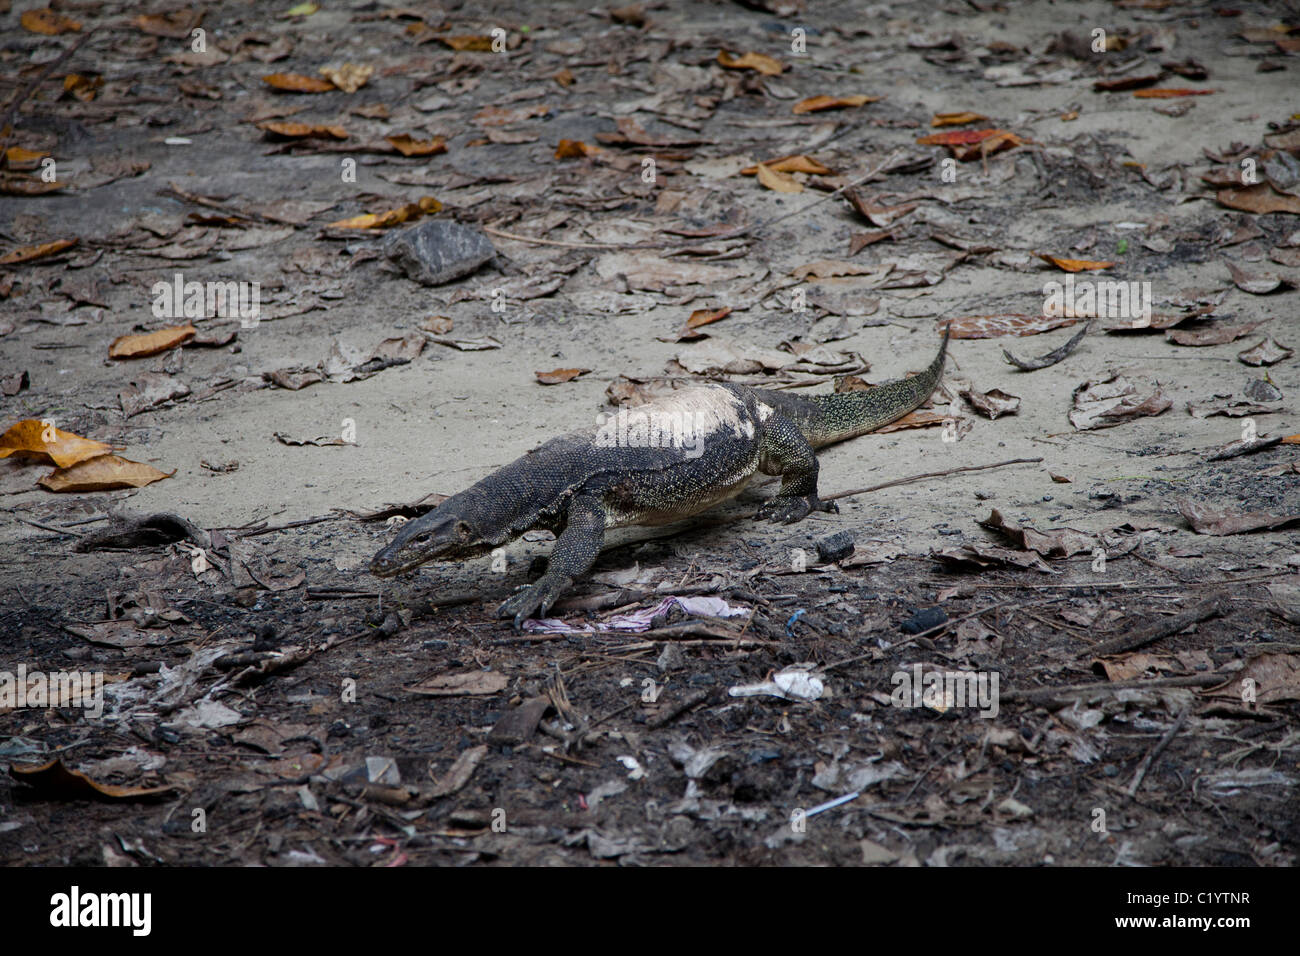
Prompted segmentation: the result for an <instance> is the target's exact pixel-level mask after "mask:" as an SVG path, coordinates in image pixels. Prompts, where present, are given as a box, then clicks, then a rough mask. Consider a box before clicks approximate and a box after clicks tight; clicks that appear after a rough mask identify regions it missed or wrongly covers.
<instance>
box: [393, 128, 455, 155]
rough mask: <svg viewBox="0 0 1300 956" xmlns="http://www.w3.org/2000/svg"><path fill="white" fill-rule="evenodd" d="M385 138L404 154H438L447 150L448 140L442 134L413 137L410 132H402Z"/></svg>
mask: <svg viewBox="0 0 1300 956" xmlns="http://www.w3.org/2000/svg"><path fill="white" fill-rule="evenodd" d="M384 139H386V140H388V142H390V143H392V144H393V148H394V149H396V150H397V151H398V152H399V153H401V154H402V155H403V156H436V155H438V154H439V153H445V152H447V141H446V140H445V139H443V137H441V136H435V137H434V138H433V139H412V138H411V134H410V133H400V134H398V135H397V136H385V137H384Z"/></svg>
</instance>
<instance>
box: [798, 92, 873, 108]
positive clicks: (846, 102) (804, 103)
mask: <svg viewBox="0 0 1300 956" xmlns="http://www.w3.org/2000/svg"><path fill="white" fill-rule="evenodd" d="M879 99H881V97H879V96H864V95H863V94H861V93H858V94H855V95H853V96H824V95H823V96H810V97H808V99H806V100H800V101H799V102H798V103H796V104H794V112H796V113H820V112H821V111H822V110H842V109H847V108H849V107H853V106H865V105H866V104H867V103H875V102H876V101H877V100H879Z"/></svg>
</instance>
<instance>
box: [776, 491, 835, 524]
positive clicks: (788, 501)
mask: <svg viewBox="0 0 1300 956" xmlns="http://www.w3.org/2000/svg"><path fill="white" fill-rule="evenodd" d="M839 510H840V509H839V506H838V505H836V504H835V502H833V501H822V500H821V499H820V498H818V497H817V496H816V495H815V494H812V495H808V496H806V497H805V496H797V497H796V496H793V495H791V496H785V495H777V496H776V497H775V498H769V499H767V501H765V502H763V505H762V507H761V508H759V509H758V514H757V515H755V517H756V518H758V519H759V520H760V521H761V520H764V519H766V520H768V521H771V522H773V523H776V524H793V523H794V522H796V521H799V520H802V519H803V518H806V517H808V515H809V514H810V513H812V512H814V511H829V512H838V511H839Z"/></svg>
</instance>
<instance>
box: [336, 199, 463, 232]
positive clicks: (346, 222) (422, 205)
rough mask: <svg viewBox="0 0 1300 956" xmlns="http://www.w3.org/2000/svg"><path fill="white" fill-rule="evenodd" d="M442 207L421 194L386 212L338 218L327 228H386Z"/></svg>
mask: <svg viewBox="0 0 1300 956" xmlns="http://www.w3.org/2000/svg"><path fill="white" fill-rule="evenodd" d="M440 209H442V203H440V202H438V200H436V199H434V198H433V197H432V196H423V197H421V199H420V201H419V202H413V203H407V204H406V205H405V206H399V207H398V208H397V209H389V210H388V211H387V212H368V213H364V214H362V215H360V216H352V217H351V218H349V219H340V220H338V221H337V222H331V223H329V224H328V225H327V226H326V227H325V228H327V229H388V228H389V227H391V226H398V225H401V224H402V223H404V222H410V221H413V220H415V219H419V218H420V217H421V216H423V215H425V214H426V213H428V214H432V213H435V212H437V211H438V210H440Z"/></svg>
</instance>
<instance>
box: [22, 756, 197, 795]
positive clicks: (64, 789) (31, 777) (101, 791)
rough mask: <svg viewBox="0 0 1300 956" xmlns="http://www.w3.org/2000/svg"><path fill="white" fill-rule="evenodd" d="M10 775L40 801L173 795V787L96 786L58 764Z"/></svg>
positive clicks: (36, 767) (55, 761)
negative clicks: (26, 786) (41, 799)
mask: <svg viewBox="0 0 1300 956" xmlns="http://www.w3.org/2000/svg"><path fill="white" fill-rule="evenodd" d="M9 775H10V776H11V777H13V778H14V779H15V780H20V781H22V782H23V783H26V784H28V785H30V786H32V787H34V788H35V789H36V792H37V793H38V794H40V795H41V796H42V797H46V798H52V799H57V800H138V799H140V798H141V797H157V796H162V795H163V794H169V793H174V792H175V791H176V788H175V787H172V786H166V787H115V786H112V785H111V784H106V783H98V782H96V781H94V780H91V779H90V778H89V777H88V776H86V775H85V774H84V773H78V772H77V771H76V770H69V769H68V768H67V767H65V766H63V762H62V761H60V760H51V761H50V762H49V763H45V764H41V765H39V766H23V765H22V764H12V765H11V766H10V767H9Z"/></svg>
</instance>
